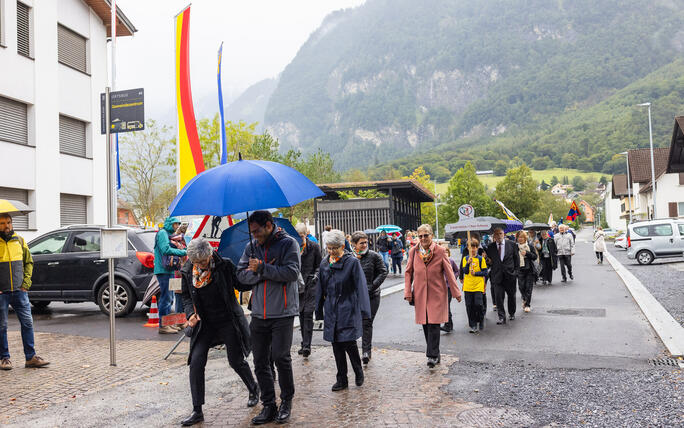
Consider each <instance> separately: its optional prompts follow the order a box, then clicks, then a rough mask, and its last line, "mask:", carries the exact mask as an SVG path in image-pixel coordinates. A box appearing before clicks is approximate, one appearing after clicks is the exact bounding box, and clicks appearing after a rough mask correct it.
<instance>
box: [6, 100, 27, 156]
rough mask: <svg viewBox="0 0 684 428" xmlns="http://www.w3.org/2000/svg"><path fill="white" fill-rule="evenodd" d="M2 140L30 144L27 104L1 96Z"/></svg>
mask: <svg viewBox="0 0 684 428" xmlns="http://www.w3.org/2000/svg"><path fill="white" fill-rule="evenodd" d="M0 141H9V142H10V143H17V144H26V145H28V112H27V108H26V104H24V103H20V102H18V101H14V100H10V99H9V98H3V97H0Z"/></svg>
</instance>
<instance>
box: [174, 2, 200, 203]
mask: <svg viewBox="0 0 684 428" xmlns="http://www.w3.org/2000/svg"><path fill="white" fill-rule="evenodd" d="M174 19H175V26H176V109H177V110H178V183H177V184H178V190H180V189H182V188H183V186H185V185H186V184H187V182H188V181H190V180H191V179H192V178H193V177H194V176H196V175H197V174H199V173H200V172H202V171H204V159H203V157H202V148H201V147H200V141H199V135H198V134H197V124H196V123H195V111H194V109H193V106H192V91H191V90H190V6H189V5H188V6H187V7H186V8H185V9H183V10H182V11H181V12H180V13H179V14H178V15H176V17H175V18H174Z"/></svg>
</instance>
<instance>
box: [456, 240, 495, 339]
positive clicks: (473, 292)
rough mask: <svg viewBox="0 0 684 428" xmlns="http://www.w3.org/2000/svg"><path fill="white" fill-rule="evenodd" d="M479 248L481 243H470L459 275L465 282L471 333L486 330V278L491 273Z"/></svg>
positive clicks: (464, 292)
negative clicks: (479, 252)
mask: <svg viewBox="0 0 684 428" xmlns="http://www.w3.org/2000/svg"><path fill="white" fill-rule="evenodd" d="M478 248H480V242H479V241H478V240H477V239H475V238H471V239H470V241H469V242H468V255H467V256H464V257H463V259H462V261H461V271H460V274H459V277H460V279H461V281H462V282H463V296H464V299H465V305H466V313H467V314H468V326H470V332H471V333H478V332H479V331H480V330H483V329H484V315H485V314H484V298H485V296H484V291H485V277H486V276H487V273H488V272H489V268H488V267H487V262H486V261H485V259H484V257H483V256H480V255H478V254H477V250H478Z"/></svg>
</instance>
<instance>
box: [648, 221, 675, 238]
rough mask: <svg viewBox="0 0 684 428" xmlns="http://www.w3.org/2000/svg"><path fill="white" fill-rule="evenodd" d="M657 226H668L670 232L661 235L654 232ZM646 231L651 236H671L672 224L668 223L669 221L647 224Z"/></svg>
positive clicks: (672, 232)
mask: <svg viewBox="0 0 684 428" xmlns="http://www.w3.org/2000/svg"><path fill="white" fill-rule="evenodd" d="M658 227H669V228H670V233H669V234H668V235H661V234H659V233H656V228H658ZM648 233H649V234H650V236H653V237H659V238H664V237H668V236H673V235H674V228H673V227H672V224H670V223H660V224H652V225H650V226H649V229H648Z"/></svg>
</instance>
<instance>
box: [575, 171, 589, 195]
mask: <svg viewBox="0 0 684 428" xmlns="http://www.w3.org/2000/svg"><path fill="white" fill-rule="evenodd" d="M586 187H587V184H586V183H585V182H584V179H583V178H582V177H580V176H579V175H576V176H574V177H572V188H573V190H574V191H575V192H581V191H582V190H584V189H585V188H586Z"/></svg>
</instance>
